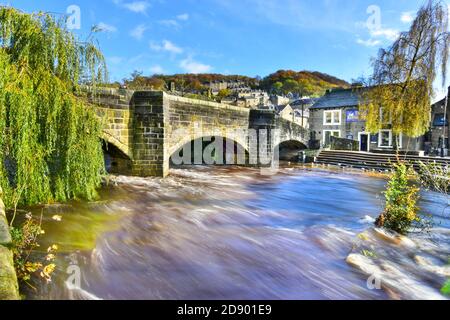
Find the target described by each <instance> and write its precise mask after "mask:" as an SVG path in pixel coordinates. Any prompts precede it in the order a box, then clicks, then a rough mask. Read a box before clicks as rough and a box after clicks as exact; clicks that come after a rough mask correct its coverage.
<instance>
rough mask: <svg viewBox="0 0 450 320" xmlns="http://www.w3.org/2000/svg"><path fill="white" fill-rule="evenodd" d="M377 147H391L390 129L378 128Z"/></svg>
mask: <svg viewBox="0 0 450 320" xmlns="http://www.w3.org/2000/svg"><path fill="white" fill-rule="evenodd" d="M378 147H380V148H390V147H392V130H380V132H379V134H378Z"/></svg>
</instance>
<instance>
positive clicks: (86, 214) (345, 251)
mask: <svg viewBox="0 0 450 320" xmlns="http://www.w3.org/2000/svg"><path fill="white" fill-rule="evenodd" d="M385 184H386V179H385V177H381V176H374V175H370V174H365V173H363V172H360V171H358V172H353V171H343V170H328V169H325V168H311V167H284V168H281V169H280V170H279V172H278V173H277V174H276V175H272V176H263V175H260V171H259V170H258V169H254V168H238V167H208V166H197V167H185V168H178V169H171V174H170V176H169V177H167V178H164V179H162V178H136V177H126V176H116V177H111V181H110V183H109V185H108V186H106V187H104V188H103V189H102V190H101V194H100V200H99V201H96V202H72V203H69V204H65V205H49V206H45V207H36V208H33V210H32V212H33V215H34V216H35V217H36V216H39V215H41V214H42V217H43V228H44V229H45V235H43V237H42V238H41V240H40V242H41V248H42V249H43V250H45V249H46V248H47V247H48V246H50V245H52V244H57V245H58V247H59V250H58V253H57V260H56V264H57V270H56V272H55V274H54V276H53V280H52V282H51V283H49V284H45V285H44V284H42V285H38V286H37V288H36V290H28V292H27V296H28V299H415V298H423V299H427V298H444V299H445V297H444V296H442V295H441V294H440V293H439V290H440V288H441V287H442V285H443V283H444V282H445V280H446V276H447V275H446V272H448V270H449V262H450V260H449V257H450V240H449V239H450V220H449V215H448V213H446V212H445V206H446V204H447V203H448V198H447V197H445V196H442V195H439V194H437V193H432V192H423V193H422V199H421V202H420V207H421V210H422V212H424V213H430V214H433V216H434V218H435V222H437V225H436V227H435V228H434V229H433V230H432V232H431V233H430V234H412V235H411V236H410V238H411V241H413V242H414V243H415V247H414V249H413V250H412V249H411V248H409V249H408V248H404V247H402V246H396V247H392V246H390V245H383V244H379V241H378V242H375V241H374V242H373V243H374V244H373V245H371V248H372V250H373V251H374V252H375V253H376V256H375V257H373V259H377V261H378V262H382V264H383V265H386V264H389V265H390V266H391V267H395V268H396V270H397V271H398V272H400V273H401V274H402V275H403V276H404V278H405V279H406V280H404V281H403V282H400V284H394V285H390V286H389V287H388V288H386V287H384V286H383V287H382V288H379V289H377V288H372V290H371V289H369V288H368V286H367V279H368V277H367V274H364V272H361V270H358V269H357V268H354V267H352V266H350V265H349V264H348V263H347V262H346V259H347V257H348V255H349V254H350V253H352V252H353V253H354V252H355V250H358V249H357V248H358V245H359V244H358V241H359V242H360V241H361V237H360V236H358V235H360V234H361V233H362V232H364V231H365V230H368V229H370V228H372V225H373V219H374V218H376V216H377V215H378V214H379V213H380V212H381V211H382V208H383V197H382V194H381V192H382V191H383V190H384V187H385ZM55 215H56V216H60V217H61V219H59V218H57V219H55ZM57 220H61V221H57ZM377 245H378V246H379V247H377ZM417 257H419V258H420V259H422V260H420V259H418V258H417ZM424 261H426V262H424ZM430 266H431V267H434V268H440V269H434V270H435V271H436V270H438V271H436V272H433V271H432V270H431V271H430ZM73 275H75V276H78V278H76V279H78V280H79V283H78V282H77V281H74V277H73ZM71 276H72V277H71ZM402 285H403V286H405V287H404V288H403V287H402ZM393 286H394V288H393ZM395 286H398V288H395Z"/></svg>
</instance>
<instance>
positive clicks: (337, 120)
mask: <svg viewBox="0 0 450 320" xmlns="http://www.w3.org/2000/svg"><path fill="white" fill-rule="evenodd" d="M323 124H324V125H328V126H331V125H340V124H341V110H327V111H324V112H323Z"/></svg>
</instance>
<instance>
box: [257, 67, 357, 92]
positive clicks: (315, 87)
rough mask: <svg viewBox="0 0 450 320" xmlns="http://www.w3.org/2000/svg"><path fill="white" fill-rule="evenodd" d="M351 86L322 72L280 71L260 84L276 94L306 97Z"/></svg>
mask: <svg viewBox="0 0 450 320" xmlns="http://www.w3.org/2000/svg"><path fill="white" fill-rule="evenodd" d="M349 86H350V85H349V84H348V83H347V82H345V81H343V80H340V79H338V78H335V77H333V76H330V75H328V74H325V73H320V72H310V71H300V72H296V71H292V70H279V71H277V72H275V73H273V74H271V75H269V76H267V77H265V78H264V79H263V80H262V81H261V84H260V87H261V88H262V89H264V90H267V91H271V92H274V93H276V94H287V93H289V92H292V93H299V94H301V95H304V96H314V97H317V96H321V95H323V94H324V93H325V91H326V90H328V89H332V88H338V87H342V88H347V87H349Z"/></svg>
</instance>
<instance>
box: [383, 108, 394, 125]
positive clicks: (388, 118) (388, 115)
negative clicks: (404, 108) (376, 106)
mask: <svg viewBox="0 0 450 320" xmlns="http://www.w3.org/2000/svg"><path fill="white" fill-rule="evenodd" d="M380 122H381V124H392V112H390V111H389V110H386V109H384V108H380Z"/></svg>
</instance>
